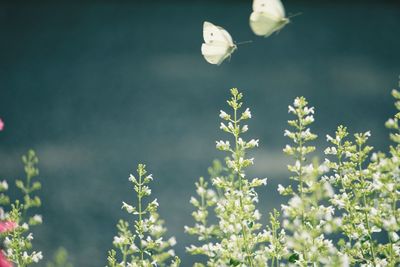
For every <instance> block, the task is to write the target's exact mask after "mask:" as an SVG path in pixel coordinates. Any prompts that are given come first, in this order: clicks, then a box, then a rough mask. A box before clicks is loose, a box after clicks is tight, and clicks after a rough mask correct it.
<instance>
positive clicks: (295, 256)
mask: <svg viewBox="0 0 400 267" xmlns="http://www.w3.org/2000/svg"><path fill="white" fill-rule="evenodd" d="M298 260H299V254H297V253H293V254H292V255H290V257H289V262H290V263H295V262H296V261H298Z"/></svg>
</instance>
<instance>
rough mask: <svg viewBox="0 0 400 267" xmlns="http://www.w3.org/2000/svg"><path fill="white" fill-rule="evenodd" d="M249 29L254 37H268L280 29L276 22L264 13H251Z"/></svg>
mask: <svg viewBox="0 0 400 267" xmlns="http://www.w3.org/2000/svg"><path fill="white" fill-rule="evenodd" d="M250 28H251V29H252V30H253V32H254V34H256V35H259V36H265V37H268V36H270V35H271V34H272V33H274V32H275V31H277V30H278V29H280V28H282V27H281V26H280V24H279V21H278V20H276V19H274V18H272V17H270V16H268V15H266V14H264V13H258V12H253V13H251V15H250Z"/></svg>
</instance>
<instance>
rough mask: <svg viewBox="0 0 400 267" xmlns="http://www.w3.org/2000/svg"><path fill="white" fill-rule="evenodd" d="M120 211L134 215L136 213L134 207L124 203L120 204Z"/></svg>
mask: <svg viewBox="0 0 400 267" xmlns="http://www.w3.org/2000/svg"><path fill="white" fill-rule="evenodd" d="M122 209H125V210H126V211H127V212H128V213H134V212H135V211H136V209H135V207H133V206H131V205H129V204H127V203H125V202H122Z"/></svg>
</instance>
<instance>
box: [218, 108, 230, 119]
mask: <svg viewBox="0 0 400 267" xmlns="http://www.w3.org/2000/svg"><path fill="white" fill-rule="evenodd" d="M219 112H220V113H219V117H220V118H221V119H224V120H229V119H230V118H231V116H230V115H228V114H227V113H226V112H225V111H223V110H220V111H219Z"/></svg>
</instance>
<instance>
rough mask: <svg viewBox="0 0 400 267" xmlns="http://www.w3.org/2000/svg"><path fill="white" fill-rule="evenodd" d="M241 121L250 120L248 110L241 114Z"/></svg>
mask: <svg viewBox="0 0 400 267" xmlns="http://www.w3.org/2000/svg"><path fill="white" fill-rule="evenodd" d="M242 119H243V120H245V119H251V112H250V109H249V108H246V110H245V111H244V112H243V113H242Z"/></svg>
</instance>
